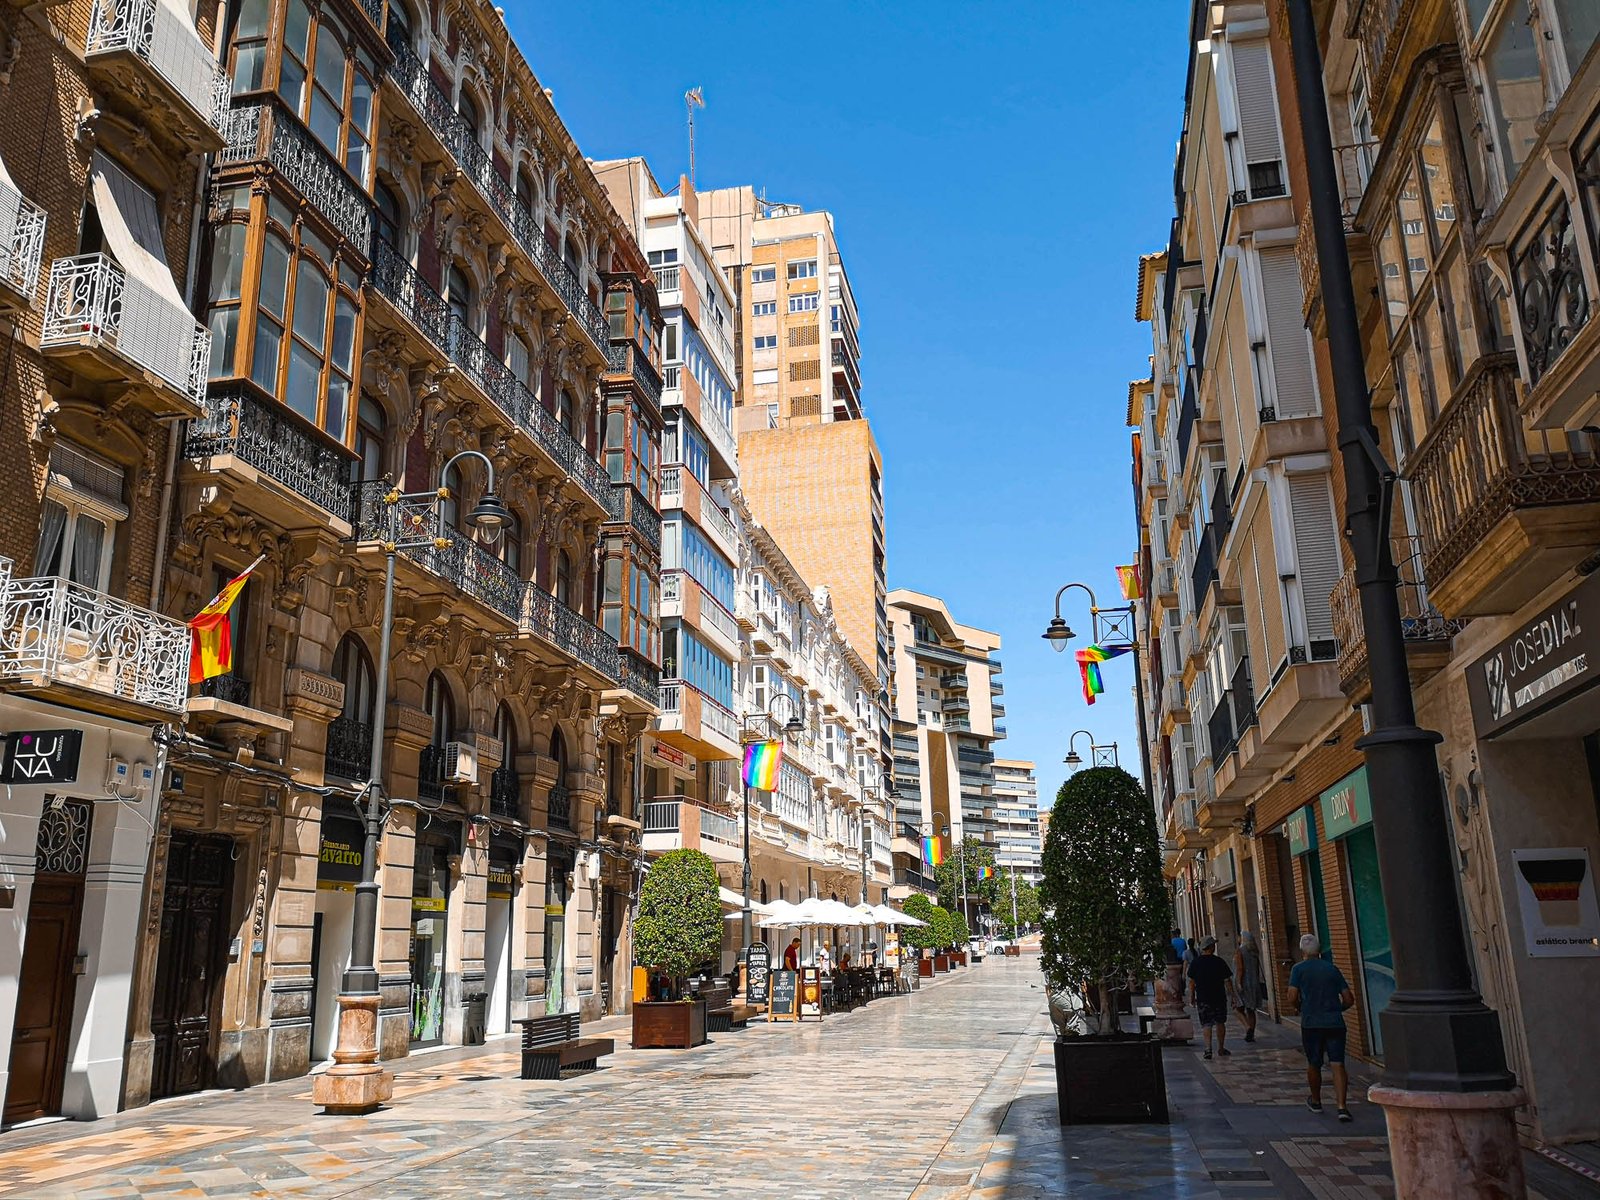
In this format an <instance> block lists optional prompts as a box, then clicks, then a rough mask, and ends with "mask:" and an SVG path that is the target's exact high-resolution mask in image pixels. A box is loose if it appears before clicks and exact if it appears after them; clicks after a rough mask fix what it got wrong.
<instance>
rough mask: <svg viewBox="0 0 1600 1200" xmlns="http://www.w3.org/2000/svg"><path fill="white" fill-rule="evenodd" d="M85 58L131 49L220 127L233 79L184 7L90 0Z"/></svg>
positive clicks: (153, 1) (156, 0)
mask: <svg viewBox="0 0 1600 1200" xmlns="http://www.w3.org/2000/svg"><path fill="white" fill-rule="evenodd" d="M83 53H84V58H85V59H86V60H88V61H90V62H92V61H93V60H94V59H95V58H96V57H97V56H99V55H105V54H116V53H131V54H133V55H134V56H136V57H137V58H140V59H142V60H143V61H144V62H146V63H148V64H149V66H150V68H151V69H152V70H153V71H155V73H156V74H157V75H159V76H161V78H162V79H164V80H165V81H166V82H167V84H168V85H169V86H170V87H171V88H172V90H173V91H175V92H177V93H178V95H180V96H181V97H183V99H184V101H185V102H186V103H187V104H188V105H189V107H190V108H192V109H193V110H194V111H195V113H197V114H198V115H199V116H200V117H201V119H202V120H203V121H204V122H205V123H206V124H207V125H210V126H213V127H214V128H217V129H220V128H221V127H222V115H223V113H225V112H226V111H227V108H228V95H229V93H230V92H231V91H232V83H231V81H230V80H229V79H228V74H227V72H226V71H224V70H223V69H222V68H221V66H219V65H218V63H217V58H216V55H214V54H212V53H211V50H210V48H209V47H207V45H206V44H205V42H203V41H202V40H201V39H200V35H199V34H198V33H196V32H195V28H194V25H193V24H192V23H191V22H190V21H189V20H188V17H187V14H186V13H185V12H184V10H183V8H182V7H181V6H178V5H172V4H166V3H163V2H162V0H95V2H94V7H93V8H92V9H90V11H89V35H88V37H87V39H86V40H85V42H84V48H83Z"/></svg>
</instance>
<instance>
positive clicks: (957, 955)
mask: <svg viewBox="0 0 1600 1200" xmlns="http://www.w3.org/2000/svg"><path fill="white" fill-rule="evenodd" d="M950 957H951V958H953V959H955V960H956V966H958V967H964V966H966V965H967V952H966V951H965V950H952V951H950Z"/></svg>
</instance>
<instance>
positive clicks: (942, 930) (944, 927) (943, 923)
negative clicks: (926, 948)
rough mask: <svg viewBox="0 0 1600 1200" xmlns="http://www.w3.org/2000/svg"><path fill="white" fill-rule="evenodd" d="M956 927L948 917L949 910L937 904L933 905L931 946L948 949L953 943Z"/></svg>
mask: <svg viewBox="0 0 1600 1200" xmlns="http://www.w3.org/2000/svg"><path fill="white" fill-rule="evenodd" d="M955 936H956V927H955V923H954V922H953V921H951V919H950V910H949V909H948V908H944V907H942V906H940V905H938V904H935V905H934V906H933V948H934V949H935V950H948V949H950V947H951V946H953V945H955Z"/></svg>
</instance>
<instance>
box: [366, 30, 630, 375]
mask: <svg viewBox="0 0 1600 1200" xmlns="http://www.w3.org/2000/svg"><path fill="white" fill-rule="evenodd" d="M389 48H390V49H391V50H393V51H394V62H393V63H392V64H391V65H390V68H389V74H390V77H391V78H392V79H393V80H394V82H395V86H396V87H398V88H399V89H400V92H401V93H402V94H403V95H404V96H405V97H406V99H407V100H408V101H410V103H411V106H412V107H413V108H415V109H416V111H417V115H418V116H420V117H421V118H422V119H423V121H424V122H426V124H427V126H428V128H429V129H431V130H432V131H433V134H434V136H435V137H437V138H438V139H439V141H440V142H441V143H442V144H443V145H444V147H445V148H446V149H447V150H448V151H449V152H450V153H451V155H452V156H454V158H455V160H456V165H457V166H458V167H460V169H461V173H462V174H463V175H464V176H465V177H466V178H467V179H468V180H470V181H471V183H472V185H473V187H474V188H475V189H476V190H477V191H478V193H479V194H480V195H481V196H482V197H483V199H484V201H485V202H486V203H487V204H488V206H489V208H490V209H491V210H493V212H494V213H495V214H496V215H497V216H498V217H499V218H500V220H501V222H502V223H503V224H504V225H505V227H506V229H507V230H508V231H509V232H510V233H511V235H512V237H513V239H515V241H516V243H517V245H519V246H520V247H521V248H522V251H523V253H525V254H526V255H527V256H528V257H529V258H531V259H532V260H533V262H534V265H535V266H537V267H538V268H539V273H540V274H541V275H542V276H543V277H544V280H545V282H546V283H547V284H548V285H549V286H550V288H551V289H552V290H553V291H554V292H555V293H556V294H557V295H558V296H560V297H561V300H562V302H563V303H564V304H566V306H567V309H568V311H569V312H571V313H572V315H573V316H574V317H576V318H577V320H578V326H579V327H580V328H581V329H582V330H583V331H584V333H585V334H586V335H587V336H588V338H589V340H590V341H591V342H593V343H594V347H595V349H596V350H598V351H600V353H601V354H605V353H606V349H607V346H608V345H609V344H610V340H611V331H610V327H609V325H608V324H607V322H606V318H605V314H604V313H602V312H601V311H600V307H599V305H597V304H595V302H594V301H593V300H591V299H589V297H588V295H587V294H585V292H584V290H583V285H582V284H581V283H580V282H579V279H578V276H577V275H576V274H575V273H574V272H573V270H572V268H571V267H569V266H568V265H567V264H566V263H565V262H563V261H562V260H561V256H560V254H558V253H557V251H556V249H555V247H553V246H551V245H550V243H549V242H548V241H546V240H545V237H544V231H543V230H542V229H540V228H539V225H538V222H537V220H536V219H535V217H534V216H533V214H532V212H530V211H529V210H528V209H527V208H525V207H524V206H523V204H522V202H521V201H519V200H518V199H517V197H516V194H515V193H514V192H513V191H512V190H511V185H510V184H508V183H507V182H506V181H505V180H504V179H502V178H501V177H500V173H499V172H498V171H496V170H495V167H494V162H493V160H492V159H491V158H490V157H489V154H488V152H487V151H486V150H484V148H483V146H482V145H481V144H480V143H479V142H478V135H477V132H476V131H475V130H474V129H472V127H471V126H469V125H468V124H467V122H466V121H465V120H464V119H463V118H462V117H461V116H460V114H458V113H457V112H456V111H455V109H454V108H453V107H452V105H451V103H450V99H449V97H448V96H446V95H445V94H444V92H443V91H441V90H440V88H439V85H438V84H437V83H435V82H434V79H433V76H432V74H431V73H430V72H429V71H428V68H427V65H426V64H424V63H423V62H422V60H421V59H419V58H418V57H417V55H416V52H415V51H414V50H412V48H411V46H410V45H409V44H408V43H407V42H406V40H405V37H404V34H403V33H402V32H401V31H400V27H398V26H394V27H391V28H390V30H389Z"/></svg>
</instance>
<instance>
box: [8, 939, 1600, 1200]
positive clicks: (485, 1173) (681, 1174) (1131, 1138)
mask: <svg viewBox="0 0 1600 1200" xmlns="http://www.w3.org/2000/svg"><path fill="white" fill-rule="evenodd" d="M1037 964H1038V960H1037V959H1036V958H1033V957H1028V958H1023V959H1020V960H1017V959H1012V960H998V959H989V960H988V961H986V962H985V963H984V964H983V965H981V966H978V967H974V968H970V969H968V970H966V971H965V972H958V973H956V974H954V975H952V976H949V977H946V978H943V979H940V980H938V981H936V982H934V983H932V984H931V985H930V986H927V987H925V988H924V989H923V990H922V991H921V992H919V993H917V994H914V995H912V996H909V997H901V998H897V999H884V1000H880V1001H876V1002H874V1003H873V1004H871V1005H870V1006H868V1007H866V1008H865V1009H861V1010H858V1011H856V1012H854V1013H849V1014H842V1015H837V1016H832V1017H829V1018H827V1019H826V1020H824V1021H823V1022H821V1023H820V1024H819V1023H816V1022H809V1023H807V1024H805V1025H803V1026H800V1027H798V1028H797V1027H794V1026H791V1025H776V1026H771V1027H768V1026H752V1027H751V1028H750V1029H749V1030H747V1031H745V1032H742V1033H734V1034H722V1035H718V1037H717V1038H716V1041H715V1044H713V1045H710V1046H706V1047H703V1048H701V1049H698V1050H695V1051H692V1052H681V1051H633V1050H629V1049H627V1048H626V1046H625V1042H626V1035H625V1034H622V1035H621V1036H619V1049H618V1052H617V1053H616V1055H614V1056H613V1057H612V1058H610V1059H606V1060H603V1066H602V1069H601V1070H599V1071H597V1072H595V1073H593V1074H592V1075H574V1076H571V1077H569V1078H568V1079H566V1080H564V1081H562V1082H559V1083H536V1082H528V1083H524V1082H521V1081H519V1080H518V1079H516V1077H515V1076H516V1067H517V1057H516V1054H515V1053H514V1049H513V1043H512V1042H510V1041H502V1042H498V1043H494V1044H492V1045H490V1046H489V1047H487V1048H485V1049H484V1050H482V1051H468V1050H456V1051H447V1052H440V1053H435V1054H429V1055H421V1056H418V1057H415V1058H413V1059H411V1060H409V1061H408V1062H406V1063H404V1064H402V1066H401V1070H400V1073H399V1078H398V1079H397V1083H396V1088H395V1098H394V1102H393V1104H392V1105H391V1106H390V1107H389V1108H388V1109H386V1110H385V1111H383V1112H380V1113H377V1114H374V1115H372V1116H369V1117H367V1118H333V1117H320V1116H316V1115H314V1114H313V1111H312V1109H311V1106H310V1084H309V1081H307V1080H294V1081H290V1082H287V1083H283V1084H276V1085H272V1086H269V1087H263V1088H256V1089H254V1090H252V1091H248V1092H239V1093H214V1094H210V1095H206V1096H203V1097H197V1098H188V1099H184V1100H177V1101H169V1102H164V1103H159V1104H156V1105H152V1106H150V1107H148V1108H145V1109H141V1110H138V1111H135V1112H131V1113H125V1114H122V1115H120V1116H118V1117H115V1118H112V1119H109V1120H104V1121H100V1122H97V1123H93V1124H83V1125H78V1124H73V1123H67V1122H62V1123H56V1124H53V1125H44V1126H35V1127H31V1128H26V1129H20V1130H14V1131H12V1132H10V1133H8V1134H6V1135H5V1137H4V1141H3V1142H0V1146H3V1147H4V1152H3V1153H0V1197H28V1198H30V1200H32V1198H34V1197H38V1198H41V1200H42V1198H44V1197H59V1196H75V1197H91V1198H105V1200H109V1198H111V1197H151V1196H162V1197H178V1196H185V1197H231V1196H262V1195H272V1196H294V1197H302V1196H303V1197H336V1196H372V1195H378V1194H381V1195H384V1196H387V1197H427V1196H451V1195H468V1196H473V1197H481V1198H484V1200H487V1198H489V1197H501V1196H507V1197H509V1196H544V1195H563V1194H569V1193H576V1192H580V1191H586V1192H589V1193H591V1194H596V1195H601V1196H609V1195H617V1194H624V1193H629V1194H644V1195H670V1196H678V1197H724V1196H734V1195H740V1196H743V1195H751V1194H756V1193H758V1192H774V1193H781V1194H784V1195H793V1196H802V1197H828V1198H835V1197H837V1198H840V1200H845V1198H856V1197H884V1198H888V1197H899V1198H904V1197H910V1196H915V1197H917V1198H918V1200H956V1198H966V1197H980V1196H981V1197H999V1196H1005V1197H1035V1196H1038V1197H1043V1196H1060V1195H1073V1196H1090V1197H1099V1196H1107V1197H1109V1196H1129V1195H1143V1194H1149V1195H1163V1196H1206V1197H1231V1196H1243V1195H1250V1196H1271V1195H1285V1196H1318V1197H1334V1196H1338V1197H1367V1196H1387V1195H1390V1194H1392V1188H1391V1187H1390V1182H1389V1177H1388V1171H1387V1164H1386V1159H1385V1147H1384V1141H1383V1128H1382V1121H1381V1118H1380V1115H1379V1114H1378V1113H1377V1112H1375V1111H1374V1110H1372V1109H1370V1108H1367V1107H1366V1106H1364V1105H1360V1104H1358V1105H1357V1107H1356V1116H1357V1120H1356V1122H1355V1124H1354V1125H1353V1126H1350V1127H1339V1126H1337V1125H1335V1124H1334V1122H1333V1117H1332V1113H1331V1108H1330V1111H1329V1113H1328V1115H1327V1116H1325V1117H1321V1118H1319V1117H1315V1116H1313V1115H1311V1114H1310V1113H1307V1112H1306V1111H1305V1110H1304V1108H1303V1107H1300V1101H1301V1087H1300V1082H1299V1067H1298V1065H1297V1062H1296V1060H1295V1057H1294V1054H1293V1052H1292V1050H1291V1049H1290V1040H1289V1039H1288V1038H1287V1037H1286V1036H1284V1035H1283V1034H1282V1033H1279V1032H1278V1031H1276V1030H1273V1031H1271V1033H1270V1036H1269V1040H1268V1041H1267V1042H1265V1043H1263V1044H1261V1045H1259V1046H1255V1047H1247V1046H1243V1045H1240V1046H1239V1047H1238V1052H1237V1053H1236V1054H1235V1055H1234V1057H1233V1058H1231V1059H1229V1060H1218V1063H1220V1064H1221V1065H1220V1066H1217V1069H1215V1070H1211V1069H1209V1068H1211V1067H1213V1066H1215V1065H1216V1064H1203V1063H1202V1062H1201V1061H1200V1058H1199V1054H1198V1052H1197V1051H1195V1050H1190V1049H1177V1048H1175V1049H1172V1050H1169V1051H1168V1053H1167V1071H1168V1084H1169V1091H1170V1093H1171V1097H1172V1101H1173V1117H1174V1123H1173V1125H1172V1126H1170V1127H1131V1126H1122V1127H1104V1128H1080V1129H1073V1130H1066V1131H1063V1130H1061V1129H1060V1127H1059V1126H1058V1125H1057V1124H1056V1122H1055V1097H1054V1091H1053V1089H1054V1077H1053V1073H1052V1069H1051V1066H1050V1055H1049V1039H1048V1036H1047V1035H1048V1031H1049V1022H1048V1018H1047V1017H1046V1015H1045V1010H1044V993H1043V991H1042V989H1041V988H1040V986H1039V976H1038V966H1037ZM1543 1169H1544V1170H1545V1171H1547V1172H1549V1173H1550V1174H1549V1175H1548V1178H1549V1179H1551V1180H1554V1181H1556V1182H1557V1183H1559V1182H1560V1181H1561V1173H1560V1172H1557V1170H1556V1169H1555V1168H1554V1167H1550V1166H1548V1164H1546V1165H1545V1166H1544V1168H1543ZM1540 1178H1541V1184H1540V1186H1541V1188H1542V1189H1543V1190H1542V1192H1541V1194H1542V1195H1544V1196H1546V1197H1560V1198H1562V1200H1565V1198H1566V1197H1576V1196H1593V1195H1600V1191H1583V1190H1563V1188H1556V1187H1553V1186H1552V1187H1549V1188H1546V1187H1545V1185H1544V1183H1543V1182H1542V1180H1543V1179H1545V1178H1546V1176H1545V1175H1541V1177H1540ZM1566 1178H1567V1179H1568V1180H1570V1181H1572V1182H1574V1183H1576V1181H1577V1177H1576V1176H1566ZM1565 1186H1566V1185H1563V1187H1565Z"/></svg>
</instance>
